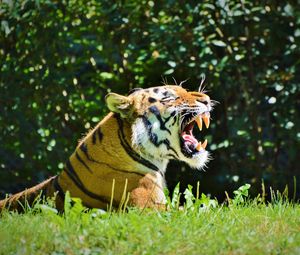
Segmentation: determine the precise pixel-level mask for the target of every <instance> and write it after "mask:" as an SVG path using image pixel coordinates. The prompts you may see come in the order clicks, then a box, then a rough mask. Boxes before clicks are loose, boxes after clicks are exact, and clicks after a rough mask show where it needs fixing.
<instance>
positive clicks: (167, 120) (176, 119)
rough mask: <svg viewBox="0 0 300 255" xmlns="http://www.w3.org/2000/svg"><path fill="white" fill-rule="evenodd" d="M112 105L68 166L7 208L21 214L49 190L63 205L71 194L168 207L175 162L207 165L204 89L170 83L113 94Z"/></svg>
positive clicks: (5, 203)
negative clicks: (198, 134) (169, 172)
mask: <svg viewBox="0 0 300 255" xmlns="http://www.w3.org/2000/svg"><path fill="white" fill-rule="evenodd" d="M106 103H107V107H108V108H109V110H110V111H111V112H110V113H109V114H108V115H107V116H106V117H105V118H104V119H103V120H102V121H101V122H100V123H98V125H97V126H96V127H95V128H94V129H93V130H92V131H90V132H89V133H88V134H87V135H86V136H85V138H84V139H82V140H81V141H80V142H79V144H78V146H77V148H76V149H75V151H74V153H73V154H72V155H71V156H70V158H69V159H68V160H67V162H66V164H65V167H64V170H63V171H62V172H61V173H60V174H58V175H57V176H54V177H51V178H50V179H48V180H46V181H44V182H42V183H40V184H38V185H37V186H34V187H32V188H29V189H26V190H25V191H22V192H20V193H18V194H15V195H12V196H11V197H8V198H7V199H5V200H2V201H0V209H3V208H8V209H10V210H19V211H20V210H22V207H21V206H20V204H22V203H24V202H25V200H26V201H27V202H28V203H29V204H30V203H32V202H33V201H34V199H35V198H36V197H37V196H38V195H39V194H42V195H43V196H45V197H53V196H54V197H55V203H56V207H57V208H58V209H59V210H63V204H64V196H65V193H66V191H69V192H70V194H71V196H72V197H78V198H80V199H81V200H82V203H83V204H84V205H85V206H87V207H89V208H101V209H108V206H109V205H112V206H113V207H114V208H118V207H119V206H120V204H121V203H123V202H124V199H126V197H127V198H128V201H129V205H130V206H136V207H140V208H145V207H150V208H158V209H165V208H166V205H165V204H166V198H165V195H164V188H165V178H164V174H165V171H166V168H167V165H168V162H169V160H171V159H175V160H179V161H183V162H186V163H187V164H188V165H189V166H191V167H192V168H196V169H201V168H203V166H204V165H205V163H206V162H207V160H208V152H207V151H206V146H207V140H204V141H202V142H201V141H198V140H197V139H196V138H195V136H194V134H193V130H194V129H195V128H196V127H198V129H199V130H200V131H201V130H202V129H203V128H205V127H206V128H208V127H209V124H210V112H211V110H212V106H213V103H212V101H211V100H210V97H209V96H208V95H206V94H205V93H203V92H202V91H198V92H189V91H187V90H185V89H184V88H182V87H181V86H177V85H176V86H175V85H165V86H159V87H152V88H148V89H134V90H133V91H131V92H130V93H129V95H127V96H122V95H118V94H115V93H109V94H108V95H107V96H106ZM124 196H125V197H124Z"/></svg>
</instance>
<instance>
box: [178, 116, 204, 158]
mask: <svg viewBox="0 0 300 255" xmlns="http://www.w3.org/2000/svg"><path fill="white" fill-rule="evenodd" d="M203 123H204V125H205V127H206V128H208V127H209V124H210V113H209V112H205V113H202V114H199V115H197V116H194V115H193V114H189V115H187V116H185V117H184V120H183V122H182V125H181V134H180V138H181V139H180V141H181V151H182V153H183V154H184V155H185V156H187V157H192V156H193V155H194V154H196V153H199V152H202V151H205V148H206V146H207V140H206V139H205V140H204V141H203V142H199V141H198V140H197V139H196V138H195V137H194V135H193V129H194V125H195V124H197V126H198V128H199V129H200V131H201V130H202V127H203Z"/></svg>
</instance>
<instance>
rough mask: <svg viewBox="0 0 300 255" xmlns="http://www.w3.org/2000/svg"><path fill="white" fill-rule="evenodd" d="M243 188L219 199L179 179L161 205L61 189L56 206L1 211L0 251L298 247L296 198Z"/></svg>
mask: <svg viewBox="0 0 300 255" xmlns="http://www.w3.org/2000/svg"><path fill="white" fill-rule="evenodd" d="M249 188H250V186H249V185H244V186H242V187H241V188H240V189H239V190H237V191H236V192H235V193H234V196H233V198H229V201H228V203H226V204H220V203H218V202H217V201H216V200H214V199H211V198H209V197H207V196H206V195H204V194H199V190H198V189H197V190H198V191H197V192H196V193H197V194H196V196H194V195H193V193H192V187H189V188H188V189H187V190H186V191H185V192H184V193H183V194H180V193H179V187H177V188H176V189H175V191H174V194H173V197H172V199H169V200H168V204H169V210H168V211H165V212H162V211H156V210H146V209H145V210H139V209H136V208H128V209H127V211H126V212H125V211H124V210H120V211H118V212H104V211H102V210H97V209H93V210H87V209H86V208H85V207H83V206H82V205H81V202H80V201H79V200H76V199H75V200H73V201H74V202H72V203H71V200H70V198H69V197H68V196H67V200H66V204H65V212H64V214H59V213H57V211H56V210H55V208H53V207H52V206H51V203H50V204H49V203H44V204H42V203H37V204H36V205H35V206H34V207H33V208H28V209H27V212H26V213H24V214H17V213H13V212H4V213H3V214H2V217H1V218H0V254H299V253H300V217H299V216H300V206H299V204H297V203H291V202H289V201H288V200H287V199H286V198H285V196H283V195H282V194H280V193H277V194H276V195H274V198H273V201H272V202H270V203H267V202H265V201H263V200H262V199H261V196H259V197H257V198H255V199H250V198H249V197H248V192H247V191H248V189H249ZM274 194H275V193H274ZM180 196H184V197H185V199H186V203H185V204H184V205H183V206H180V205H179V198H180ZM71 204H72V205H71Z"/></svg>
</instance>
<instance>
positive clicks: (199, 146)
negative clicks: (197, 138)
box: [196, 142, 202, 151]
mask: <svg viewBox="0 0 300 255" xmlns="http://www.w3.org/2000/svg"><path fill="white" fill-rule="evenodd" d="M201 148H202V146H201V142H199V143H198V144H197V146H196V150H197V151H200V150H201Z"/></svg>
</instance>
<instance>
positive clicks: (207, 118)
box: [202, 115, 210, 128]
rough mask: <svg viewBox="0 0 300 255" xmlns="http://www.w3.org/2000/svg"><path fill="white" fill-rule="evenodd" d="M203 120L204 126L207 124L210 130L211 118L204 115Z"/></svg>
mask: <svg viewBox="0 0 300 255" xmlns="http://www.w3.org/2000/svg"><path fill="white" fill-rule="evenodd" d="M202 118H203V121H204V124H205V126H206V128H208V127H209V124H210V119H209V116H207V115H204V116H203V117H202Z"/></svg>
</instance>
